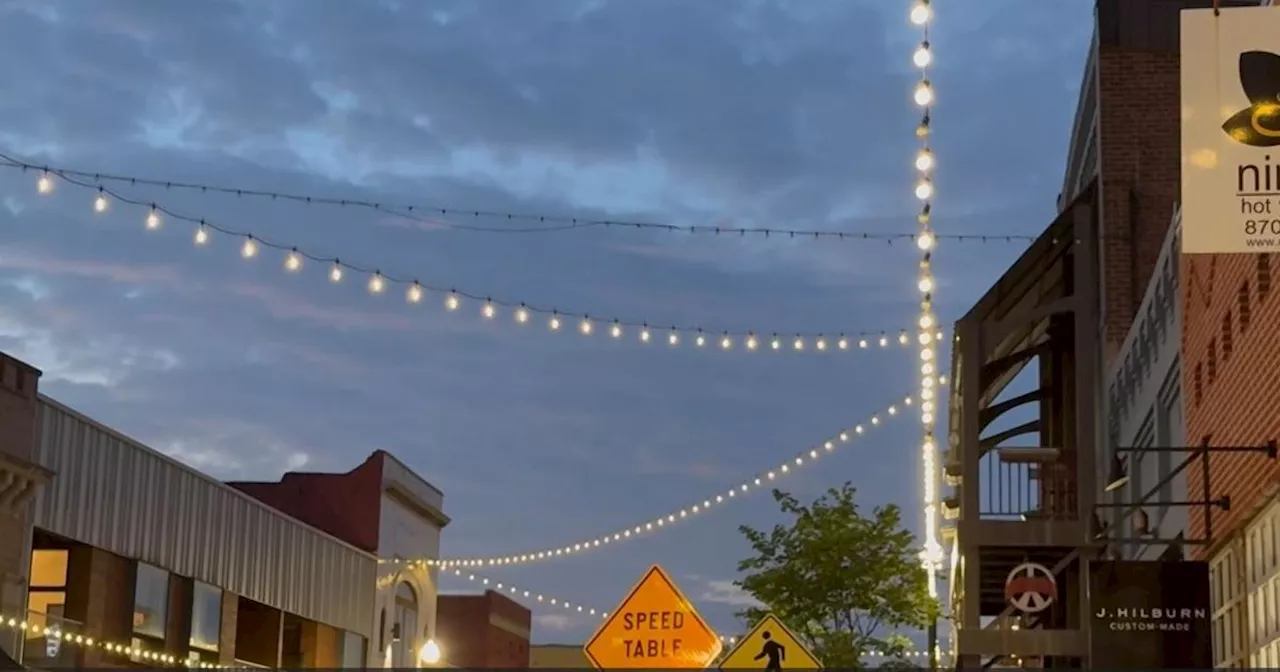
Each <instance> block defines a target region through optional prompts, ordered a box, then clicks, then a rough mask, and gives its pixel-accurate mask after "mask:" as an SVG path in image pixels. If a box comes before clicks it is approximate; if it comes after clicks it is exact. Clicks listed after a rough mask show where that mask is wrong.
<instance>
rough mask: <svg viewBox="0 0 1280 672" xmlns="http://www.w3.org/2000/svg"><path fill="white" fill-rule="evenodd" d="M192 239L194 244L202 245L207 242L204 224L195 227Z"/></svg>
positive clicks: (207, 233) (207, 236)
mask: <svg viewBox="0 0 1280 672" xmlns="http://www.w3.org/2000/svg"><path fill="white" fill-rule="evenodd" d="M193 240H194V241H195V244H196V245H204V244H205V243H207V242H209V232H208V231H207V230H206V229H205V226H204V224H201V225H200V226H197V227H196V235H195V238H194V239H193Z"/></svg>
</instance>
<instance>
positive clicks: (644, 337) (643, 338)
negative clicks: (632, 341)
mask: <svg viewBox="0 0 1280 672" xmlns="http://www.w3.org/2000/svg"><path fill="white" fill-rule="evenodd" d="M651 337H652V336H651V335H650V334H649V327H644V328H642V329H641V330H640V342H641V343H648V342H649V339H650V338H651Z"/></svg>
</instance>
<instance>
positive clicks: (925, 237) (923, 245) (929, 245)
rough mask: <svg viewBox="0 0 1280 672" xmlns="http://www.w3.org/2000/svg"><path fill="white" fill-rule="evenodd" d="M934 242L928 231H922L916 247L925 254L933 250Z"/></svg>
mask: <svg viewBox="0 0 1280 672" xmlns="http://www.w3.org/2000/svg"><path fill="white" fill-rule="evenodd" d="M934 242H935V241H934V239H933V234H932V233H929V232H928V231H921V232H920V235H918V236H916V247H918V248H920V249H921V250H923V251H925V252H928V251H929V250H932V249H933V245H934Z"/></svg>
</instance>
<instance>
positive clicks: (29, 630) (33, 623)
mask: <svg viewBox="0 0 1280 672" xmlns="http://www.w3.org/2000/svg"><path fill="white" fill-rule="evenodd" d="M0 628H4V629H8V630H16V631H18V632H23V633H26V634H27V635H35V636H37V637H40V636H43V637H44V638H45V639H47V640H51V639H55V638H56V639H58V640H60V641H59V646H61V645H71V646H79V647H83V648H86V649H100V650H102V651H106V652H108V653H112V654H116V655H119V656H126V657H129V658H131V659H133V660H136V661H138V662H142V663H144V664H146V663H151V664H169V665H174V664H177V663H183V664H184V665H186V666H188V667H199V668H225V667H230V666H228V665H217V664H214V663H205V662H200V661H196V660H193V659H188V658H179V657H177V656H175V655H173V654H171V653H166V652H164V651H160V650H156V649H148V648H146V647H142V646H137V645H136V644H134V643H133V642H127V643H122V642H113V641H109V640H106V639H97V638H94V637H86V636H84V635H82V634H78V633H74V632H67V631H65V630H63V629H62V628H60V627H59V626H58V625H57V624H56V623H54V624H53V625H49V624H48V622H46V620H45V617H44V615H43V614H39V615H37V614H30V615H23V616H13V615H9V614H0Z"/></svg>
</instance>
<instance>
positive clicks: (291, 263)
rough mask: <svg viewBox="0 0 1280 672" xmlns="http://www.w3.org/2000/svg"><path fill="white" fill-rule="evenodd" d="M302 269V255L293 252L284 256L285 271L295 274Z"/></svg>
mask: <svg viewBox="0 0 1280 672" xmlns="http://www.w3.org/2000/svg"><path fill="white" fill-rule="evenodd" d="M301 268H302V255H301V254H298V251H297V250H293V251H291V252H289V254H286V255H285V256H284V270H286V271H290V272H294V271H297V270H299V269H301Z"/></svg>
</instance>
